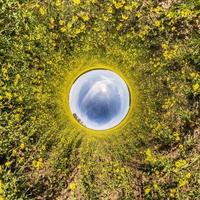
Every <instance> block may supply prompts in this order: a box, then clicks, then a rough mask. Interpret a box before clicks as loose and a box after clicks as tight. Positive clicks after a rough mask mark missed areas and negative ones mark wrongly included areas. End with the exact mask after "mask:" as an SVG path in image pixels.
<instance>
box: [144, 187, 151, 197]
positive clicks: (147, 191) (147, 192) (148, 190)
mask: <svg viewBox="0 0 200 200" xmlns="http://www.w3.org/2000/svg"><path fill="white" fill-rule="evenodd" d="M150 191H151V188H150V187H147V188H146V189H145V190H144V193H145V195H147V194H149V192H150Z"/></svg>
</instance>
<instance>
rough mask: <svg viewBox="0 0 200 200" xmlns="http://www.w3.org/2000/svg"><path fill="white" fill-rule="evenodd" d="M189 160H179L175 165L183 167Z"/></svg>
mask: <svg viewBox="0 0 200 200" xmlns="http://www.w3.org/2000/svg"><path fill="white" fill-rule="evenodd" d="M186 164H187V162H186V161H185V160H178V161H177V162H176V163H175V167H176V168H181V167H183V166H184V165H186Z"/></svg>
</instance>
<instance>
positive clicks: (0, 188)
mask: <svg viewBox="0 0 200 200" xmlns="http://www.w3.org/2000/svg"><path fill="white" fill-rule="evenodd" d="M3 192H4V185H3V183H2V181H1V180H0V195H2V194H3Z"/></svg>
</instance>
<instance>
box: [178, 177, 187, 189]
mask: <svg viewBox="0 0 200 200" xmlns="http://www.w3.org/2000/svg"><path fill="white" fill-rule="evenodd" d="M187 183H188V181H187V180H186V179H183V180H180V181H179V183H178V187H179V188H180V187H183V186H185V185H186V184H187Z"/></svg>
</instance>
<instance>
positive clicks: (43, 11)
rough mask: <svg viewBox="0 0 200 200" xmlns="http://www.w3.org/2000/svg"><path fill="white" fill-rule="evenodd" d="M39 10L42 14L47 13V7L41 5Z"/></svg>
mask: <svg viewBox="0 0 200 200" xmlns="http://www.w3.org/2000/svg"><path fill="white" fill-rule="evenodd" d="M39 12H40V14H41V15H45V14H46V9H45V8H44V7H40V8H39Z"/></svg>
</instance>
